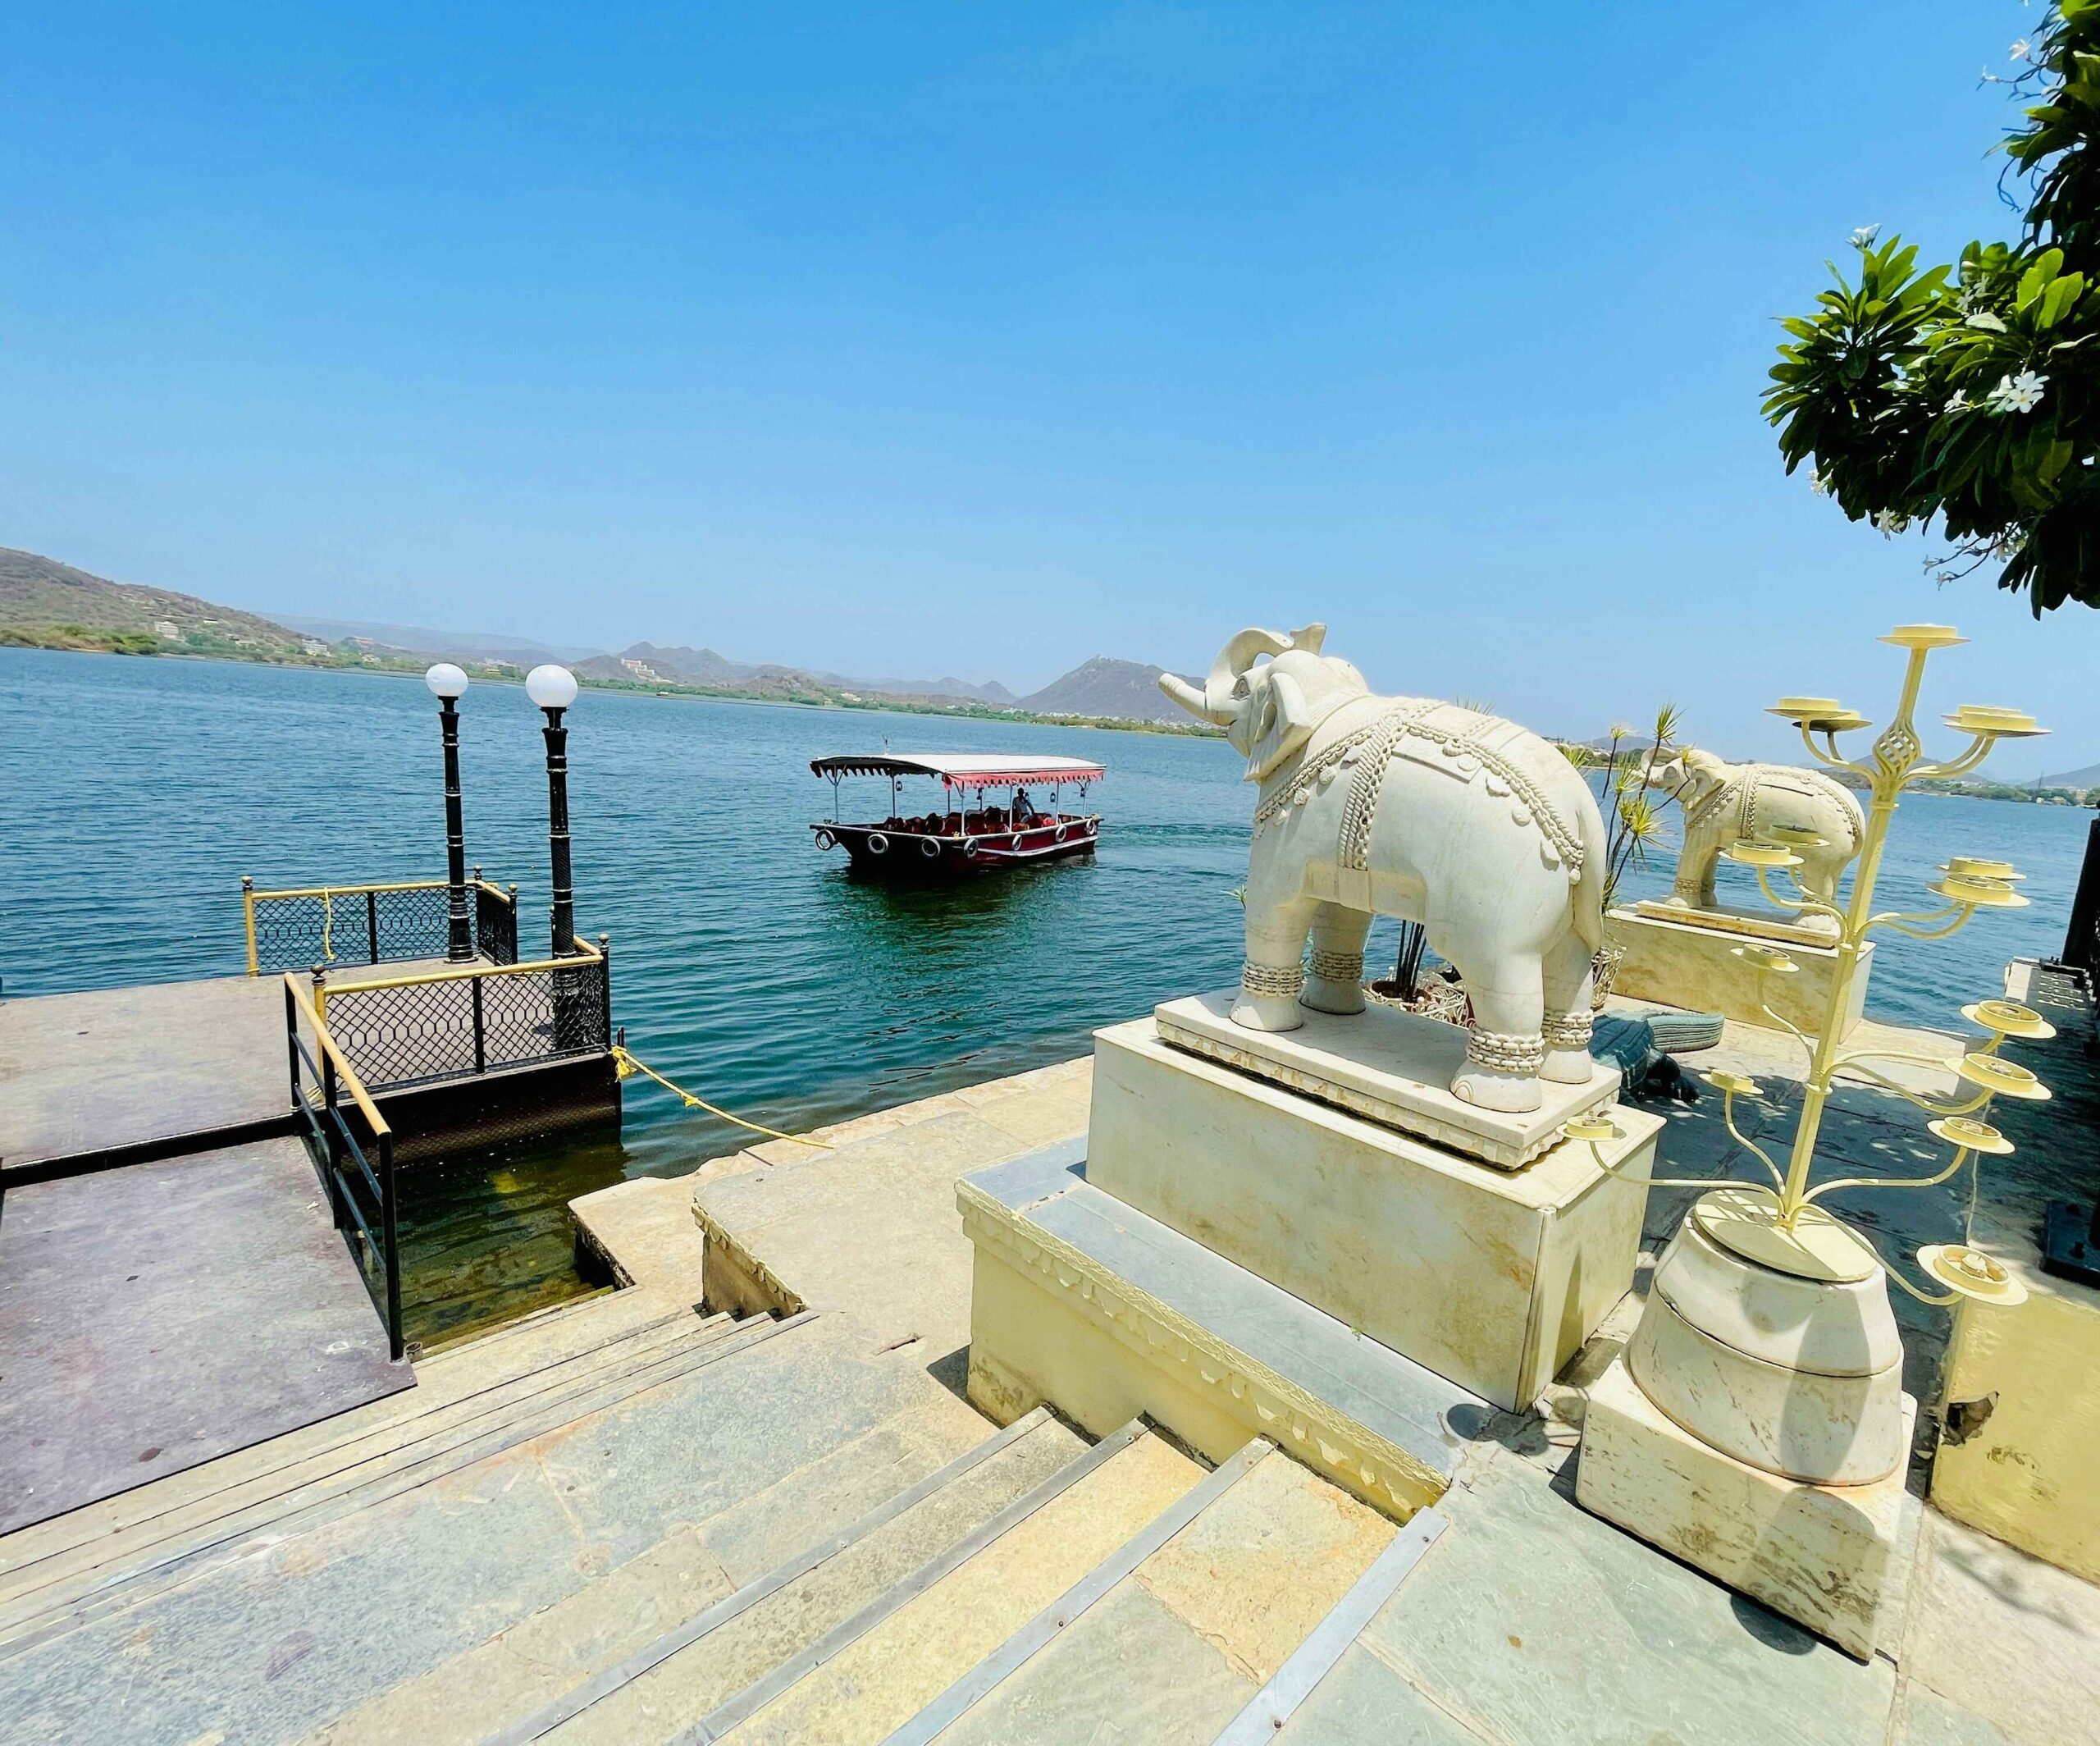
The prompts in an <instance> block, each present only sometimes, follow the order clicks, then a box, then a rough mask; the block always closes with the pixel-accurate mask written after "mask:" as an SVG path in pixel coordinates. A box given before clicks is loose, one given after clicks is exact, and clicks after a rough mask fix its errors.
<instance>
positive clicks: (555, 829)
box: [525, 666, 576, 958]
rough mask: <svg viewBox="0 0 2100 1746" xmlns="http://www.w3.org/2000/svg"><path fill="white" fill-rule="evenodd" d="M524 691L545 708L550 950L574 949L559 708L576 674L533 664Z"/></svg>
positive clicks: (572, 691)
mask: <svg viewBox="0 0 2100 1746" xmlns="http://www.w3.org/2000/svg"><path fill="white" fill-rule="evenodd" d="M525 695H526V696H527V697H530V698H531V699H532V701H533V702H535V703H536V704H538V705H539V706H540V707H541V709H542V710H543V711H546V717H547V724H546V727H545V728H543V729H541V732H542V733H543V734H546V741H547V856H548V859H549V861H550V862H551V864H552V871H553V875H554V953H553V956H554V957H555V958H569V957H573V955H574V953H575V951H576V892H575V889H574V887H573V884H571V882H570V877H569V868H568V729H567V728H565V727H564V726H563V725H562V724H561V717H562V711H564V710H565V709H567V708H568V706H569V705H570V704H572V703H573V702H575V701H576V675H575V674H573V673H571V672H570V671H569V670H568V668H566V667H555V666H546V667H535V668H534V669H533V670H532V671H531V672H530V673H528V674H526V675H525Z"/></svg>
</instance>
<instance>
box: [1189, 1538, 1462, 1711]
mask: <svg viewBox="0 0 2100 1746" xmlns="http://www.w3.org/2000/svg"><path fill="white" fill-rule="evenodd" d="M1449 1525H1450V1524H1449V1522H1448V1521H1447V1520H1445V1517H1444V1516H1442V1515H1439V1514H1438V1513H1437V1512H1436V1511H1435V1510H1433V1509H1428V1510H1418V1511H1415V1513H1414V1514H1413V1515H1411V1516H1410V1517H1408V1520H1407V1521H1406V1523H1405V1524H1404V1525H1403V1526H1402V1528H1401V1529H1400V1531H1399V1533H1397V1534H1395V1536H1394V1537H1393V1538H1392V1540H1391V1541H1390V1543H1388V1544H1387V1546H1386V1549H1385V1550H1384V1551H1383V1552H1381V1553H1379V1555H1378V1556H1376V1558H1374V1559H1373V1560H1372V1561H1371V1563H1370V1565H1369V1566H1368V1567H1367V1569H1366V1570H1365V1571H1364V1573H1363V1575H1361V1576H1359V1577H1358V1578H1357V1579H1356V1580H1355V1582H1354V1583H1353V1584H1350V1586H1349V1593H1346V1594H1344V1596H1343V1597H1341V1598H1340V1600H1339V1601H1337V1602H1335V1604H1334V1605H1333V1606H1332V1607H1330V1608H1328V1610H1327V1612H1326V1616H1325V1617H1323V1618H1322V1620H1320V1622H1319V1623H1318V1624H1317V1625H1314V1626H1313V1629H1311V1630H1309V1631H1308V1632H1307V1633H1306V1634H1305V1640H1304V1641H1303V1643H1299V1646H1298V1647H1297V1648H1295V1649H1294V1650H1292V1651H1291V1652H1290V1656H1289V1657H1287V1658H1286V1659H1285V1661H1284V1664H1283V1666H1281V1667H1279V1668H1277V1669H1276V1671H1275V1672H1274V1673H1273V1674H1271V1675H1270V1676H1269V1679H1268V1680H1267V1683H1266V1684H1264V1685H1263V1686H1262V1689H1260V1690H1259V1691H1258V1692H1256V1693H1254V1695H1253V1697H1251V1698H1249V1699H1248V1700H1247V1703H1246V1704H1245V1706H1244V1707H1243V1708H1242V1709H1241V1710H1240V1712H1239V1714H1238V1715H1237V1716H1234V1717H1233V1718H1232V1720H1231V1721H1229V1722H1227V1723H1226V1725H1225V1726H1224V1727H1223V1728H1222V1729H1221V1730H1219V1732H1218V1734H1217V1737H1216V1738H1215V1739H1213V1740H1212V1742H1211V1746H1267V1743H1268V1742H1269V1741H1271V1740H1273V1739H1276V1736H1277V1735H1278V1734H1279V1733H1281V1731H1282V1730H1283V1729H1284V1727H1285V1725H1286V1724H1288V1723H1289V1721H1290V1718H1291V1717H1292V1716H1294V1715H1295V1714H1297V1712H1298V1708H1299V1705H1300V1704H1302V1703H1304V1702H1305V1700H1306V1699H1307V1698H1309V1697H1311V1696H1312V1695H1313V1690H1314V1689H1315V1688H1316V1687H1317V1686H1318V1684H1319V1683H1320V1682H1321V1680H1324V1679H1325V1678H1326V1676H1327V1675H1329V1674H1330V1673H1331V1672H1333V1671H1334V1670H1335V1663H1336V1662H1338V1661H1340V1660H1341V1658H1342V1657H1343V1655H1344V1653H1345V1652H1347V1650H1348V1648H1349V1645H1350V1644H1351V1643H1354V1642H1355V1641H1356V1639H1358V1637H1359V1636H1360V1635H1362V1634H1363V1628H1364V1626H1365V1625H1368V1624H1369V1623H1370V1622H1371V1620H1372V1617H1373V1616H1374V1615H1376V1612H1377V1611H1378V1609H1379V1608H1380V1607H1383V1606H1384V1605H1385V1604H1386V1602H1388V1601H1389V1600H1390V1599H1391V1598H1392V1597H1393V1596H1394V1594H1395V1593H1396V1592H1397V1591H1398V1590H1399V1586H1400V1584H1402V1583H1403V1582H1404V1581H1405V1580H1406V1579H1407V1578H1408V1575H1409V1574H1410V1573H1411V1572H1412V1571H1413V1569H1414V1567H1415V1566H1416V1565H1418V1564H1419V1563H1420V1562H1421V1561H1422V1554H1423V1553H1425V1552H1427V1551H1428V1550H1429V1548H1430V1546H1431V1543H1433V1542H1434V1541H1435V1540H1436V1537H1437V1535H1439V1534H1440V1533H1443V1531H1444V1530H1445V1528H1447V1527H1448V1526H1449Z"/></svg>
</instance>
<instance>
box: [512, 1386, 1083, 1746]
mask: <svg viewBox="0 0 2100 1746" xmlns="http://www.w3.org/2000/svg"><path fill="white" fill-rule="evenodd" d="M1053 1423H1055V1419H1054V1416H1053V1415H1052V1413H1051V1411H1050V1409H1049V1408H1048V1407H1047V1406H1039V1407H1037V1408H1036V1409H1035V1410H1034V1411H1033V1412H1031V1413H1027V1414H1024V1415H1022V1416H1021V1417H1020V1418H1019V1419H1016V1420H1014V1422H1013V1423H1012V1424H1010V1425H1008V1426H1007V1428H1005V1429H1004V1430H1002V1431H998V1432H995V1433H993V1435H991V1436H990V1437H986V1438H985V1439H984V1441H983V1442H980V1443H978V1444H977V1445H976V1446H975V1447H972V1448H970V1449H966V1450H965V1451H963V1452H962V1453H961V1455H959V1456H956V1458H955V1459H954V1460H952V1461H949V1462H948V1463H947V1465H945V1466H942V1467H938V1468H936V1469H934V1471H933V1472H932V1473H930V1474H926V1475H925V1476H924V1478H923V1479H919V1480H918V1481H916V1482H915V1483H913V1484H911V1485H910V1486H907V1487H906V1488H905V1489H904V1490H903V1491H901V1492H897V1493H896V1495H895V1496H893V1497H888V1498H885V1499H884V1500H883V1501H882V1502H881V1503H879V1504H878V1505H876V1506H875V1507H874V1509H872V1510H870V1511H867V1512H866V1513H865V1515H861V1517H859V1518H858V1519H857V1520H854V1521H852V1522H850V1523H848V1524H847V1525H846V1526H845V1527H843V1528H842V1529H838V1531H837V1532H836V1533H833V1534H831V1535H830V1536H829V1537H828V1538H824V1539H822V1540H819V1541H818V1542H817V1543H815V1544H814V1545H812V1546H810V1547H806V1548H804V1550H802V1551H801V1552H797V1554H796V1555H795V1556H793V1557H792V1558H789V1559H787V1560H785V1561H783V1562H781V1563H779V1564H777V1565H774V1567H773V1568H772V1569H771V1570H766V1571H764V1572H762V1573H761V1574H760V1575H757V1576H755V1577H753V1578H752V1579H751V1581H749V1582H747V1583H746V1584H744V1585H743V1587H742V1588H738V1589H737V1591H736V1592H735V1593H733V1594H729V1595H726V1596H724V1597H723V1598H722V1599H721V1600H719V1601H717V1602H715V1603H714V1605H713V1606H711V1607H706V1608H705V1609H703V1610H702V1611H700V1612H698V1613H696V1614H694V1615H693V1616H692V1618H690V1619H687V1620H684V1621H683V1622H682V1623H680V1624H678V1625H674V1626H673V1628H672V1629H669V1630H668V1631H666V1632H664V1634H662V1635H661V1636H660V1637H658V1638H656V1639H655V1640H654V1641H652V1642H651V1643H645V1644H644V1645H643V1646H642V1647H641V1648H639V1649H637V1650H636V1651H635V1652H633V1653H632V1654H631V1655H629V1656H628V1657H626V1658H625V1659H624V1660H623V1661H618V1662H615V1663H614V1665H613V1666H609V1667H605V1668H601V1669H600V1671H598V1672H596V1673H595V1674H593V1675H591V1677H590V1678H589V1679H587V1680H583V1681H582V1683H581V1684H578V1685H575V1686H573V1687H572V1688H571V1689H569V1690H568V1691H567V1692H564V1693H563V1694H562V1695H561V1696H560V1697H559V1698H555V1700H554V1701H553V1702H552V1703H548V1704H545V1705H543V1706H541V1707H540V1708H539V1709H537V1710H536V1711H534V1712H532V1714H531V1715H529V1716H524V1717H522V1718H520V1719H519V1720H518V1721H514V1722H512V1723H509V1725H506V1726H504V1727H502V1728H500V1729H498V1730H496V1731H495V1732H494V1733H492V1734H489V1735H484V1736H483V1737H482V1741H481V1746H523V1743H524V1742H526V1741H529V1740H536V1739H540V1738H541V1736H542V1735H547V1734H550V1733H552V1732H553V1731H554V1730H555V1729H556V1728H558V1727H559V1726H560V1725H562V1724H563V1723H564V1722H566V1721H569V1720H571V1719H572V1718H573V1717H574V1716H579V1715H581V1714H582V1712H584V1711H586V1710H587V1709H589V1708H590V1707H591V1705H593V1704H594V1703H597V1702H598V1701H599V1700H600V1698H606V1697H609V1696H610V1695H611V1694H612V1693H614V1692H615V1691H618V1690H619V1689H622V1688H623V1687H624V1686H626V1685H628V1684H632V1682H633V1681H634V1680H637V1679H639V1678H641V1675H644V1674H645V1673H647V1672H648V1671H650V1669H651V1668H652V1667H655V1666H660V1664H661V1663H663V1662H664V1661H669V1659H670V1658H671V1657H673V1655H676V1654H678V1653H679V1652H681V1651H683V1650H684V1649H687V1648H691V1647H692V1645H693V1644H694V1643H698V1642H699V1641H700V1640H701V1639H702V1638H704V1637H705V1636H707V1635H708V1634H710V1632H713V1631H715V1630H719V1629H720V1628H721V1627H722V1626H724V1625H727V1624H728V1623H729V1622H730V1621H731V1620H734V1619H737V1618H739V1617H741V1616H742V1615H743V1614H745V1613H746V1612H748V1611H751V1608H752V1607H756V1606H757V1605H758V1604H759V1602H761V1601H764V1600H765V1599H767V1598H768V1597H770V1596H772V1595H774V1594H776V1593H778V1592H779V1591H780V1590H781V1589H783V1588H786V1587H788V1584H791V1583H793V1582H796V1581H798V1580H800V1579H801V1578H802V1577H805V1576H806V1575H809V1574H810V1572H811V1571H813V1570H816V1569H818V1568H819V1566H821V1565H824V1564H827V1563H829V1561H831V1560H832V1559H833V1558H835V1557H837V1556H838V1555H839V1554H840V1553H842V1552H846V1551H847V1550H849V1549H850V1548H851V1547H854V1546H856V1545H857V1544H858V1543H860V1542H861V1541H862V1540H864V1539H865V1538H867V1537H868V1536H869V1535H870V1534H871V1533H874V1531H875V1530H876V1529H878V1528H880V1527H882V1526H883V1525H884V1524H887V1523H889V1522H891V1521H893V1520H896V1519H897V1517H898V1516H900V1515H904V1514H905V1513H906V1511H909V1510H911V1509H913V1508H915V1506H918V1505H919V1504H921V1503H923V1502H924V1501H926V1499H928V1498H929V1497H932V1496H933V1495H934V1493H935V1492H938V1491H940V1490H942V1489H943V1488H945V1487H947V1485H949V1484H950V1483H952V1482H953V1481H955V1480H956V1479H961V1477H962V1476H963V1475H964V1474H967V1473H969V1472H970V1471H971V1470H972V1469H975V1468H977V1467H979V1466H981V1465H984V1463H985V1462H986V1461H988V1460H991V1459H992V1458H993V1456H996V1455H998V1454H999V1453H1001V1452H1002V1451H1004V1450H1007V1449H1009V1448H1011V1447H1013V1445H1014V1444H1016V1443H1017V1442H1020V1440H1021V1439H1022V1438H1023V1437H1026V1436H1027V1435H1028V1434H1029V1433H1030V1432H1032V1431H1035V1430H1037V1429H1039V1428H1041V1427H1043V1425H1046V1424H1053Z"/></svg>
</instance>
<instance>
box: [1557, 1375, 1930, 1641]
mask: <svg viewBox="0 0 2100 1746" xmlns="http://www.w3.org/2000/svg"><path fill="white" fill-rule="evenodd" d="M1916 1411H1917V1403H1916V1402H1915V1401H1912V1400H1911V1398H1910V1396H1907V1395H1905V1396H1901V1419H1900V1422H1899V1425H1898V1431H1899V1434H1900V1435H1901V1437H1902V1439H1903V1440H1904V1441H1905V1442H1906V1443H1907V1442H1908V1440H1909V1435H1910V1429H1911V1421H1912V1419H1913V1418H1914V1417H1915V1414H1916ZM1575 1497H1576V1501H1577V1502H1578V1503H1580V1504H1581V1505H1582V1507H1583V1508H1584V1509H1586V1510H1588V1511H1591V1513H1592V1514H1594V1515H1600V1516H1602V1517H1603V1518H1604V1519H1605V1520H1607V1521H1609V1522H1612V1523H1614V1524H1616V1525H1617V1526H1618V1527H1621V1528H1623V1529H1626V1530H1627V1532H1628V1533H1632V1534H1634V1535H1636V1536H1637V1537H1638V1538H1641V1539H1643V1540H1646V1541H1647V1542H1648V1543H1650V1545H1654V1546H1658V1547H1661V1548H1662V1550H1664V1552H1669V1554H1670V1555H1671V1556H1673V1557H1677V1558H1681V1559H1682V1560H1683V1561H1685V1562H1686V1563H1687V1564H1689V1565H1693V1566H1694V1567H1695V1568H1696V1569H1698V1570H1704V1571H1705V1572H1706V1574H1707V1575H1710V1576H1712V1577H1713V1578H1714V1579H1716V1580H1717V1581H1719V1582H1722V1583H1725V1584H1727V1585H1728V1587H1729V1588H1733V1589H1735V1590H1737V1592H1738V1593H1742V1594H1746V1595H1748V1596H1749V1597H1751V1599H1753V1600H1755V1601H1759V1602H1762V1603H1763V1604H1764V1605H1765V1606H1767V1607H1770V1608H1771V1609H1772V1610H1773V1611H1774V1612H1777V1613H1781V1614H1783V1615H1784V1616H1786V1617H1787V1618H1789V1619H1792V1620H1795V1621H1796V1623H1797V1624H1800V1625H1804V1626H1806V1628H1807V1629H1810V1630H1811V1631H1813V1632H1815V1634H1816V1635H1818V1636H1819V1637H1823V1638H1826V1639H1828V1640H1829V1641H1830V1642H1832V1643H1835V1644H1836V1645H1837V1646H1838V1648H1841V1649H1842V1650H1843V1651H1845V1652H1846V1653H1847V1654H1848V1655H1853V1656H1856V1657H1859V1659H1860V1660H1861V1661H1865V1660H1867V1659H1869V1657H1871V1656H1872V1655H1873V1653H1874V1648H1875V1645H1876V1644H1877V1643H1881V1642H1884V1641H1887V1640H1888V1639H1891V1638H1892V1637H1893V1636H1894V1634H1895V1630H1894V1625H1895V1620H1894V1619H1893V1617H1892V1615H1893V1614H1894V1612H1895V1602H1896V1600H1897V1596H1898V1594H1899V1593H1900V1591H1901V1584H1900V1581H1899V1575H1898V1573H1899V1570H1900V1560H1899V1556H1898V1542H1899V1539H1900V1537H1901V1530H1902V1525H1903V1512H1904V1492H1903V1469H1902V1468H1901V1465H1898V1466H1897V1469H1896V1470H1895V1471H1894V1472H1893V1473H1892V1474H1889V1475H1888V1477H1887V1478H1885V1479H1880V1480H1877V1481H1876V1482H1874V1483H1873V1484H1870V1485H1810V1484H1807V1483H1804V1482H1802V1481H1801V1480H1798V1479H1786V1478H1784V1477H1783V1476H1781V1475H1779V1474H1772V1473H1767V1472H1765V1471H1764V1469H1761V1468H1757V1467H1753V1466H1751V1465H1749V1464H1748V1463H1747V1462H1744V1461H1738V1460H1735V1459H1733V1457H1732V1456H1727V1455H1723V1453H1722V1452H1721V1451H1719V1450H1718V1449H1715V1448H1714V1447H1711V1446H1710V1445H1709V1444H1707V1443H1705V1442H1702V1441H1701V1440H1700V1439H1699V1438H1698V1437H1694V1436H1693V1435H1691V1433H1690V1432H1688V1431H1687V1430H1686V1429H1685V1428H1683V1427H1682V1425H1679V1424H1676V1423H1675V1422H1674V1421H1673V1420H1672V1419H1670V1418H1669V1415H1667V1414H1665V1413H1664V1412H1663V1410H1661V1409H1660V1408H1659V1407H1658V1406H1657V1405H1655V1402H1654V1401H1650V1399H1649V1398H1648V1396H1646V1394H1645V1393H1644V1392H1642V1391H1641V1386H1640V1384H1639V1383H1637V1382H1635V1381H1634V1379H1633V1378H1632V1375H1631V1374H1629V1373H1628V1370H1627V1367H1626V1364H1625V1361H1624V1360H1614V1362H1613V1363H1612V1365H1611V1367H1610V1368H1609V1369H1608V1370H1606V1371H1605V1373H1604V1375H1603V1376H1602V1377H1600V1378H1598V1380H1597V1382H1596V1383H1595V1384H1594V1385H1593V1386H1592V1387H1591V1390H1590V1397H1589V1405H1588V1408H1587V1410H1586V1414H1585V1416H1584V1419H1583V1425H1582V1459H1581V1460H1580V1462H1579V1463H1578V1464H1577V1467H1576V1470H1575Z"/></svg>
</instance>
